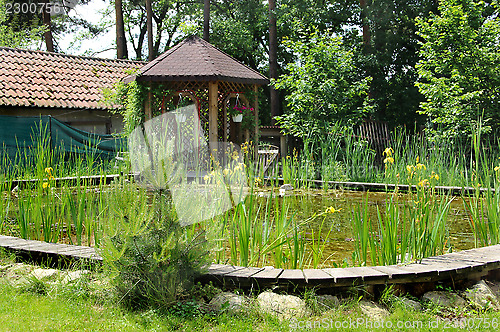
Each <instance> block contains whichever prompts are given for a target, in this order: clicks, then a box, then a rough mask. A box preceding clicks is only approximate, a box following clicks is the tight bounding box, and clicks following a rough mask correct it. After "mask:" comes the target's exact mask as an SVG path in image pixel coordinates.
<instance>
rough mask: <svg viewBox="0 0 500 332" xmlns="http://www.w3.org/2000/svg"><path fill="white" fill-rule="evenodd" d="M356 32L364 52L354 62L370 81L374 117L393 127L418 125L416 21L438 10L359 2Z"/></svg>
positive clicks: (421, 0)
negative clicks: (359, 14) (357, 28)
mask: <svg viewBox="0 0 500 332" xmlns="http://www.w3.org/2000/svg"><path fill="white" fill-rule="evenodd" d="M359 2H360V9H361V10H362V12H361V13H362V15H361V16H360V18H359V19H360V22H359V29H360V30H362V31H363V41H362V43H363V48H362V52H360V53H358V54H357V55H356V56H357V61H358V62H359V66H360V68H362V69H363V70H364V71H365V75H367V76H371V77H373V81H372V84H371V86H370V97H371V98H372V99H373V103H374V106H375V107H376V110H375V114H374V117H375V118H377V119H379V120H383V121H389V122H390V123H391V125H392V126H396V125H402V124H409V125H413V123H414V122H421V121H422V120H423V119H422V117H421V116H419V114H418V113H417V111H418V109H419V104H420V102H421V101H422V100H423V97H422V95H421V94H420V92H419V91H418V88H417V87H416V86H415V82H416V80H417V73H416V69H415V64H416V63H417V62H418V60H419V55H418V54H419V53H418V51H419V49H420V45H419V37H418V36H417V27H416V25H415V18H416V17H422V18H424V17H428V16H429V13H430V12H435V11H436V10H437V3H436V2H437V1H436V0H397V1H395V0H378V1H364V0H360V1H359Z"/></svg>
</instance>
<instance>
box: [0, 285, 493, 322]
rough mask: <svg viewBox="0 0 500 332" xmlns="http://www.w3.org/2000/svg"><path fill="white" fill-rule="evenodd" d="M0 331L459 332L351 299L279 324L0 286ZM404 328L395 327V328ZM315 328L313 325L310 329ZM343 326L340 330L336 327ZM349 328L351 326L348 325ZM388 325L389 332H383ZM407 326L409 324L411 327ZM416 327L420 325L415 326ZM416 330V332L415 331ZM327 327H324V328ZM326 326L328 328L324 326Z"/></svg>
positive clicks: (426, 317) (486, 317) (253, 315)
mask: <svg viewBox="0 0 500 332" xmlns="http://www.w3.org/2000/svg"><path fill="white" fill-rule="evenodd" d="M462 319H470V321H471V322H475V324H480V325H479V328H477V329H473V330H474V331H492V330H496V329H492V328H491V327H490V328H486V325H485V322H487V321H489V322H490V324H491V323H493V322H497V323H498V321H499V320H500V314H499V313H498V312H483V313H469V314H466V316H464V317H462ZM0 321H1V322H2V324H0V331H221V332H223V331H224V332H225V331H229V330H231V331H297V330H299V331H300V330H303V329H294V328H293V326H297V327H306V326H316V328H313V329H311V331H347V330H349V331H374V330H375V331H396V330H397V331H415V330H417V331H441V330H443V329H444V327H445V326H446V327H449V329H446V330H449V331H463V330H464V329H460V328H458V327H457V328H454V327H453V324H458V321H455V322H453V321H451V322H450V321H443V320H441V319H439V320H438V318H437V316H436V314H435V313H434V311H432V310H429V311H426V312H416V311H412V310H408V309H404V308H403V307H401V306H398V305H396V306H394V308H393V309H392V313H391V315H390V316H389V317H387V318H386V320H385V321H384V324H385V325H384V326H385V327H384V328H380V329H378V328H375V327H377V326H378V325H376V324H380V322H379V323H377V322H375V321H373V320H369V319H368V318H366V316H363V314H362V313H361V312H360V310H359V309H358V308H357V306H356V301H355V300H348V301H347V302H345V303H344V304H343V305H341V306H340V308H338V309H334V310H331V311H328V312H326V313H324V314H323V315H320V316H314V317H309V318H304V319H297V320H285V321H280V320H279V319H277V318H275V317H272V316H270V315H267V314H263V313H261V312H260V311H258V310H256V309H253V310H251V311H250V312H249V313H245V314H240V315H235V316H232V315H227V314H225V313H219V314H217V315H198V316H196V317H189V316H188V317H186V316H185V315H182V313H181V312H178V313H177V314H165V315H160V314H158V313H157V312H156V311H153V310H149V311H139V312H129V311H125V310H123V309H122V308H121V307H120V306H117V305H116V303H114V302H109V301H108V302H102V301H96V300H95V299H85V298H82V299H75V298H70V297H68V296H67V295H64V294H54V293H51V292H49V293H48V295H35V294H32V293H21V292H19V291H18V290H17V289H14V288H13V287H11V286H9V285H7V284H6V283H5V282H4V281H2V282H0ZM405 323H406V324H408V325H407V328H404V325H403V328H396V326H398V324H405ZM314 324H316V325H314ZM342 324H344V327H342ZM349 324H351V325H350V326H349ZM389 324H392V326H393V327H392V328H387V326H388V325H389ZM412 324H413V325H412ZM419 324H421V325H419ZM418 326H422V328H416V327H418ZM325 327H329V328H325ZM330 327H331V328H330Z"/></svg>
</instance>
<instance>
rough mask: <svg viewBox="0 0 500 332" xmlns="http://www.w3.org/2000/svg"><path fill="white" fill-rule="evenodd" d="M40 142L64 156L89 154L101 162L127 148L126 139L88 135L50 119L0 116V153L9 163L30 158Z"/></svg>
mask: <svg viewBox="0 0 500 332" xmlns="http://www.w3.org/2000/svg"><path fill="white" fill-rule="evenodd" d="M44 139H45V141H46V142H47V143H48V144H49V145H50V148H52V149H57V151H61V152H65V153H68V155H72V154H88V153H93V154H95V156H96V158H102V159H111V158H113V157H115V156H116V154H117V152H119V151H125V150H126V148H127V146H126V144H127V140H126V139H124V138H122V137H119V136H115V135H99V134H94V133H89V132H86V131H83V130H80V129H76V128H73V127H71V126H68V125H66V124H64V123H62V122H61V121H59V120H57V119H54V118H53V117H51V116H39V117H27V116H5V115H0V147H1V153H2V154H3V155H4V156H8V157H9V158H10V160H16V159H17V160H18V159H19V157H20V156H27V155H30V154H31V153H32V151H34V150H35V147H36V145H37V144H39V142H40V140H44Z"/></svg>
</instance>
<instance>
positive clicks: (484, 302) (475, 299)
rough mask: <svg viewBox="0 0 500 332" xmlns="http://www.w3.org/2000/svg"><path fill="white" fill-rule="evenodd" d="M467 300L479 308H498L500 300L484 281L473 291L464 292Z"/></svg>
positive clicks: (477, 284) (473, 288)
mask: <svg viewBox="0 0 500 332" xmlns="http://www.w3.org/2000/svg"><path fill="white" fill-rule="evenodd" d="M464 295H465V298H467V300H469V301H470V302H471V304H472V305H473V306H476V307H479V308H485V309H486V308H491V307H498V299H497V297H496V295H495V294H494V293H493V291H492V290H491V289H490V287H488V285H486V283H485V282H484V280H481V281H479V282H478V283H476V284H475V285H474V286H472V288H471V289H468V290H466V291H465V292H464Z"/></svg>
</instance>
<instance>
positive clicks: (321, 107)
mask: <svg viewBox="0 0 500 332" xmlns="http://www.w3.org/2000/svg"><path fill="white" fill-rule="evenodd" d="M286 45H287V46H288V47H290V48H291V49H292V50H293V51H294V53H295V54H296V55H297V61H295V62H293V63H290V64H288V65H287V67H286V69H287V70H288V72H289V73H288V74H286V75H282V76H281V77H280V78H279V79H278V80H277V81H276V82H274V83H275V86H276V87H277V88H278V89H283V90H287V92H288V95H287V96H286V101H287V105H288V107H289V109H288V112H287V113H286V114H284V115H282V116H280V117H278V118H277V120H278V123H279V124H280V125H281V127H282V128H283V129H284V130H285V131H287V132H288V133H291V134H293V135H296V136H299V137H305V136H306V135H307V134H310V133H312V134H326V133H327V132H328V131H329V129H330V127H331V126H332V125H333V124H334V123H335V122H341V123H342V124H344V125H352V124H355V123H357V122H359V121H360V120H361V119H362V118H363V117H364V116H365V115H366V114H368V113H369V111H370V107H369V105H368V94H367V92H368V85H369V82H370V79H368V78H362V77H360V76H359V74H358V72H357V69H356V66H355V63H354V60H353V52H352V51H350V50H347V49H346V48H345V47H344V45H343V43H342V38H340V37H334V36H332V35H331V34H329V33H327V34H321V33H319V32H314V33H312V34H311V35H309V36H307V39H306V40H304V41H295V42H293V41H290V42H288V43H287V44H286Z"/></svg>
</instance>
